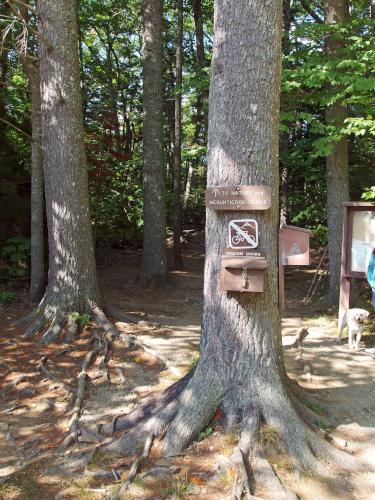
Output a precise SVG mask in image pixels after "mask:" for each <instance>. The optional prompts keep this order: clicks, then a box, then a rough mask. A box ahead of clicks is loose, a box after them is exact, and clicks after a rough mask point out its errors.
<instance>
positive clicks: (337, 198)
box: [324, 0, 349, 304]
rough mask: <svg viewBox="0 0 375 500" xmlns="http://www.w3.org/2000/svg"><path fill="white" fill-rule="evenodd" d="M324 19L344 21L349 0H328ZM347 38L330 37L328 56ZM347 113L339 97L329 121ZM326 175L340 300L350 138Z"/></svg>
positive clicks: (334, 281)
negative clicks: (344, 208)
mask: <svg viewBox="0 0 375 500" xmlns="http://www.w3.org/2000/svg"><path fill="white" fill-rule="evenodd" d="M324 7H325V22H326V24H328V25H332V24H337V23H343V22H345V21H346V20H347V16H348V3H347V0H326V1H325V5H324ZM344 46H345V41H344V40H342V39H337V37H333V36H331V37H329V38H328V42H327V54H328V57H331V58H335V57H338V56H340V52H341V50H342V49H343V47H344ZM346 117H347V110H346V106H345V104H343V103H342V102H341V101H337V102H335V103H334V104H332V105H331V106H329V107H328V108H327V110H326V123H327V125H331V126H334V127H336V128H340V127H342V126H343V125H344V121H345V118H346ZM326 172H327V174H326V177H327V219H328V220H327V225H328V255H329V290H328V297H327V299H328V301H329V303H331V304H337V303H338V297H339V290H340V269H341V244H342V225H343V215H342V213H343V210H342V206H341V203H342V202H344V201H348V200H349V173H348V140H347V137H346V136H344V137H342V138H341V139H340V140H339V141H335V142H334V143H333V150H332V152H331V154H329V155H328V156H327V158H326Z"/></svg>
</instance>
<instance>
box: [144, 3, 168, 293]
mask: <svg viewBox="0 0 375 500" xmlns="http://www.w3.org/2000/svg"><path fill="white" fill-rule="evenodd" d="M162 33H163V2H162V0H144V2H143V57H144V66H143V215H144V229H143V261H142V278H143V279H144V280H146V281H147V282H148V283H149V284H150V285H153V286H155V285H162V284H163V282H165V279H166V275H167V257H166V247H165V224H166V223H165V164H164V136H163V39H162Z"/></svg>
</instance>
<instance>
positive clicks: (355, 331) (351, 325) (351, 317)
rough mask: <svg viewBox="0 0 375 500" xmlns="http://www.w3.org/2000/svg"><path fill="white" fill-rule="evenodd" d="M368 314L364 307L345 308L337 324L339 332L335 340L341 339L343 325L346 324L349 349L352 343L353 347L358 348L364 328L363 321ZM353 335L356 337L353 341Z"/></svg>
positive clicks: (351, 347)
mask: <svg viewBox="0 0 375 500" xmlns="http://www.w3.org/2000/svg"><path fill="white" fill-rule="evenodd" d="M369 314H370V313H369V312H368V311H366V310H365V309H347V310H346V311H345V313H344V314H343V316H342V318H341V321H340V324H339V334H338V337H337V340H338V341H339V340H340V339H341V336H342V332H343V330H344V328H345V326H347V327H348V340H349V349H353V344H354V349H358V348H359V343H360V341H361V337H362V333H363V331H364V329H365V321H366V320H367V318H368V316H369ZM355 335H356V339H355V342H354V336H355Z"/></svg>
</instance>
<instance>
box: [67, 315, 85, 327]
mask: <svg viewBox="0 0 375 500" xmlns="http://www.w3.org/2000/svg"><path fill="white" fill-rule="evenodd" d="M70 316H71V318H72V320H73V321H76V322H77V323H78V324H79V325H80V326H81V327H84V326H85V325H86V323H88V322H89V321H90V315H89V314H81V315H80V314H79V313H78V312H73V313H72V314H71V315H70Z"/></svg>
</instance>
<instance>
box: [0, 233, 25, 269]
mask: <svg viewBox="0 0 375 500" xmlns="http://www.w3.org/2000/svg"><path fill="white" fill-rule="evenodd" d="M0 258H1V259H2V261H3V265H2V274H3V276H4V277H7V276H9V277H19V276H25V275H26V272H27V269H28V261H29V258H30V240H29V239H26V238H22V237H21V236H13V237H12V238H9V239H8V240H7V241H6V245H5V246H3V247H2V248H1V250H0Z"/></svg>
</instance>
